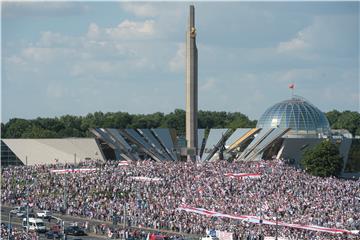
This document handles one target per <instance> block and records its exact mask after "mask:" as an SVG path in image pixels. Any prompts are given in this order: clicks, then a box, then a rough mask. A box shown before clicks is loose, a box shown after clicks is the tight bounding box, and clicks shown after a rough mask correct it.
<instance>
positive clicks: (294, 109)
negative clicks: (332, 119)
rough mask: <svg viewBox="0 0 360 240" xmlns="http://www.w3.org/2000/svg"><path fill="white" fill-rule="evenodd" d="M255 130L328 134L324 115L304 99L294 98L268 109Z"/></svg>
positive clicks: (328, 129)
mask: <svg viewBox="0 0 360 240" xmlns="http://www.w3.org/2000/svg"><path fill="white" fill-rule="evenodd" d="M256 127H257V128H276V127H281V128H291V131H290V133H292V134H328V133H329V132H330V125H329V121H328V119H327V118H326V116H325V114H324V113H323V112H321V111H320V110H319V109H318V108H317V107H315V106H314V105H312V104H311V103H309V102H308V101H306V100H305V99H304V98H302V97H299V96H295V97H293V98H291V99H289V100H285V101H282V102H280V103H277V104H275V105H274V106H272V107H270V108H268V109H267V110H266V111H265V112H264V114H263V115H262V116H261V117H260V119H259V121H258V123H257V125H256Z"/></svg>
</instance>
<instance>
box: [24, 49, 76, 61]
mask: <svg viewBox="0 0 360 240" xmlns="http://www.w3.org/2000/svg"><path fill="white" fill-rule="evenodd" d="M74 55H76V51H75V50H74V49H71V48H48V47H28V48H24V49H23V50H22V52H21V56H22V57H23V58H24V59H26V60H29V61H30V62H31V61H35V62H41V63H49V62H50V61H53V60H55V59H58V58H62V57H67V58H72V57H73V56H74Z"/></svg>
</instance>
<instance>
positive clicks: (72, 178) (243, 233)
mask: <svg viewBox="0 0 360 240" xmlns="http://www.w3.org/2000/svg"><path fill="white" fill-rule="evenodd" d="M81 167H86V168H97V170H96V171H90V172H76V173H67V174H55V173H52V172H51V171H50V170H51V169H63V168H67V169H71V168H81ZM227 173H260V174H261V177H260V178H258V179H239V178H230V177H227V176H225V175H226V174H227ZM27 188H29V192H31V195H30V196H29V202H30V205H32V206H34V207H36V208H38V209H44V210H51V211H53V212H61V210H63V209H65V211H66V214H69V215H74V216H82V217H86V218H89V219H98V220H103V221H112V222H113V223H117V224H123V225H124V226H136V227H146V228H153V229H158V230H160V229H167V230H171V231H175V232H180V233H187V234H198V235H199V236H201V235H202V236H204V235H205V234H206V231H208V230H209V229H216V230H221V231H228V232H232V233H233V238H234V239H247V238H248V237H249V236H275V235H278V236H279V237H287V238H288V239H344V238H345V237H346V238H347V237H354V236H351V235H350V236H345V235H342V234H331V233H324V232H317V231H310V230H303V229H294V228H289V227H282V226H272V225H265V224H253V223H248V222H242V221H239V220H234V219H229V218H222V217H216V218H215V217H208V216H204V215H200V214H196V213H190V212H185V211H180V210H178V209H177V208H178V207H180V206H184V205H186V206H191V207H198V208H204V209H208V210H211V211H216V212H221V213H226V214H233V215H252V216H258V217H261V218H263V219H268V220H274V219H275V218H276V217H277V219H278V221H281V222H287V223H296V224H305V225H318V226H322V227H327V228H339V229H348V230H359V229H360V181H359V180H344V179H337V178H333V177H330V178H320V177H314V176H311V175H308V174H306V173H305V172H304V171H302V170H299V169H295V168H293V167H292V166H289V165H287V164H285V163H284V162H283V161H280V160H279V161H261V162H246V163H244V162H241V163H228V162H224V161H220V162H209V163H203V164H200V163H192V162H170V161H169V162H161V163H160V162H153V161H139V162H129V165H123V164H121V165H119V164H118V162H115V161H113V162H106V163H100V162H86V163H84V162H83V163H79V164H78V165H77V166H74V165H61V164H56V165H41V166H28V167H26V166H13V167H8V168H3V169H2V183H1V192H2V195H1V201H2V203H3V204H7V205H20V204H23V203H24V202H26V201H27V197H26V190H27ZM254 239H256V238H254Z"/></svg>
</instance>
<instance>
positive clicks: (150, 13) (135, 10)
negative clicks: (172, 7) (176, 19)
mask: <svg viewBox="0 0 360 240" xmlns="http://www.w3.org/2000/svg"><path fill="white" fill-rule="evenodd" d="M121 6H122V8H123V9H124V10H125V11H127V12H130V13H132V14H135V15H136V16H139V17H155V16H156V15H158V12H157V10H156V8H155V7H154V6H153V5H152V4H150V3H132V2H127V3H121Z"/></svg>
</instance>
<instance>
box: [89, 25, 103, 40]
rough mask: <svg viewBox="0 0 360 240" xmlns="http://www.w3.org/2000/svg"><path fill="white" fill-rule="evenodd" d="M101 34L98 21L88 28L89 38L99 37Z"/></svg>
mask: <svg viewBox="0 0 360 240" xmlns="http://www.w3.org/2000/svg"><path fill="white" fill-rule="evenodd" d="M99 35H100V29H99V27H98V25H97V24H96V23H91V24H90V25H89V28H88V32H87V34H86V36H87V37H88V38H98V37H99Z"/></svg>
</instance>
